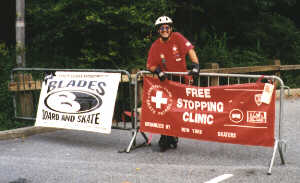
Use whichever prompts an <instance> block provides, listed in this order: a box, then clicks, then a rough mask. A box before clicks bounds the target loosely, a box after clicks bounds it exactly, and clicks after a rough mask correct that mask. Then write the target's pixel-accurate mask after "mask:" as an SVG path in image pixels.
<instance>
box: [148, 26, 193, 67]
mask: <svg viewBox="0 0 300 183" xmlns="http://www.w3.org/2000/svg"><path fill="white" fill-rule="evenodd" d="M192 48H194V46H193V45H192V44H191V43H190V42H189V41H188V40H187V39H186V38H185V37H184V36H183V35H181V34H180V33H179V32H173V33H172V34H171V37H170V39H169V40H168V41H167V42H162V41H161V40H160V39H157V40H156V41H155V42H154V43H153V44H152V46H151V48H150V50H149V53H148V59H147V68H148V69H149V68H150V67H152V66H156V67H157V66H160V69H161V70H162V71H169V72H186V71H187V68H186V60H185V56H186V54H187V52H188V51H189V50H190V49H192ZM163 59H164V60H165V62H164V61H163ZM163 62H164V63H165V64H163Z"/></svg>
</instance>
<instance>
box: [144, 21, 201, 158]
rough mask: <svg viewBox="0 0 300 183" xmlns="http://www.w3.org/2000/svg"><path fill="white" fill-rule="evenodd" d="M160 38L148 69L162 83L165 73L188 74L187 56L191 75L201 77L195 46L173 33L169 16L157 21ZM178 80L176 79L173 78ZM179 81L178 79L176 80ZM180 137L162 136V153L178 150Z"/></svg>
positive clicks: (153, 45) (153, 46)
mask: <svg viewBox="0 0 300 183" xmlns="http://www.w3.org/2000/svg"><path fill="white" fill-rule="evenodd" d="M155 28H156V30H157V32H158V34H159V38H158V39H157V40H155V41H154V43H153V44H152V45H151V48H150V50H149V53H148V59H147V69H148V70H150V71H151V72H153V73H155V74H157V76H158V78H159V79H160V81H164V80H165V79H166V78H167V77H166V74H165V73H164V72H166V71H168V72H187V66H186V59H185V57H186V55H189V58H190V60H191V61H192V62H193V69H192V70H191V71H190V72H189V74H190V75H194V76H198V75H199V62H198V57H197V55H196V52H195V50H194V46H193V45H192V44H191V43H190V42H189V41H188V40H187V39H186V38H185V37H184V36H183V35H182V34H180V33H179V32H173V21H172V19H171V18H169V17H167V16H161V17H159V18H158V19H157V20H156V21H155ZM172 78H176V77H174V76H173V77H172ZM175 80H176V81H178V79H175ZM177 143H178V137H171V136H166V135H161V137H160V140H159V147H160V151H162V152H164V151H166V150H167V149H170V148H177Z"/></svg>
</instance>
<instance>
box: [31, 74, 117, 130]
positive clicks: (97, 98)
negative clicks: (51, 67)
mask: <svg viewBox="0 0 300 183" xmlns="http://www.w3.org/2000/svg"><path fill="white" fill-rule="evenodd" d="M120 77H121V76H120V73H95V72H93V73H91V72H56V73H55V76H50V77H49V76H48V78H47V79H45V81H44V82H43V85H42V90H41V94H40V99H39V105H38V112H37V117H36V122H35V126H44V127H55V128H66V129H74V130H85V131H93V132H100V133H107V134H109V133H110V132H111V124H112V117H113V113H114V107H115V100H116V96H117V92H118V85H119V82H120Z"/></svg>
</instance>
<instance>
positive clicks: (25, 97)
mask: <svg viewBox="0 0 300 183" xmlns="http://www.w3.org/2000/svg"><path fill="white" fill-rule="evenodd" d="M55 71H71V72H106V73H120V74H121V81H120V84H119V89H118V94H117V99H116V104H115V110H114V118H113V123H112V128H113V129H120V130H132V129H135V126H134V121H133V118H132V117H124V114H123V113H124V111H131V110H132V109H133V107H132V103H133V102H132V98H133V93H132V86H131V84H132V83H131V76H130V73H129V72H127V71H126V70H113V69H52V68H15V69H13V70H12V72H11V82H10V83H9V90H10V91H12V92H13V93H14V99H13V100H14V102H13V103H14V113H15V114H14V115H15V118H17V119H23V120H35V119H36V113H37V107H38V101H39V96H40V92H41V88H42V82H43V79H44V77H45V75H47V74H49V73H52V72H55Z"/></svg>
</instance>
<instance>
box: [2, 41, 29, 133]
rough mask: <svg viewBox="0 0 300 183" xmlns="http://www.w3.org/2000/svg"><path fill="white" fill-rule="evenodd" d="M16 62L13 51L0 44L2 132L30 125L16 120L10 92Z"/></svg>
mask: <svg viewBox="0 0 300 183" xmlns="http://www.w3.org/2000/svg"><path fill="white" fill-rule="evenodd" d="M14 62H15V55H14V54H13V52H12V51H11V49H8V48H7V47H6V46H5V44H3V43H0V104H1V105H0V131H1V130H7V129H11V128H16V127H21V126H26V125H28V124H26V123H23V122H18V121H16V120H15V119H14V108H13V98H12V97H13V96H12V95H13V93H12V92H10V91H8V83H9V81H10V72H11V70H12V68H13V67H14V66H15V65H14V64H13V63H14Z"/></svg>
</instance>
